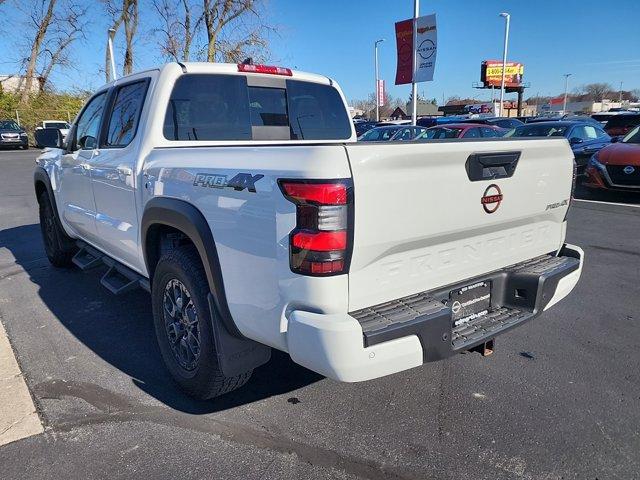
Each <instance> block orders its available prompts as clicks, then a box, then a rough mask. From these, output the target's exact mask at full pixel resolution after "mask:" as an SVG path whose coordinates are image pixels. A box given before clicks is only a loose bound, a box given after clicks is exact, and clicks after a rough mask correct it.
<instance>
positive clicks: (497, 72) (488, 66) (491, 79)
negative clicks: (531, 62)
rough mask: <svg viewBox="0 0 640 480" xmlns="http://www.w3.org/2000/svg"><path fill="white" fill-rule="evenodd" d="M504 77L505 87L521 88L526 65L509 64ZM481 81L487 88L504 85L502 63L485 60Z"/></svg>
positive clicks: (482, 66) (518, 63) (481, 71)
mask: <svg viewBox="0 0 640 480" xmlns="http://www.w3.org/2000/svg"><path fill="white" fill-rule="evenodd" d="M506 67H507V68H506V70H505V76H504V85H505V87H519V86H520V85H521V84H522V77H523V76H524V64H522V63H520V62H507V63H506ZM480 81H481V82H482V83H483V84H484V86H485V87H499V86H500V85H501V84H502V61H500V60H485V61H484V62H482V65H481V70H480Z"/></svg>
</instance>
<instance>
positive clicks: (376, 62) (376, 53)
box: [373, 38, 384, 122]
mask: <svg viewBox="0 0 640 480" xmlns="http://www.w3.org/2000/svg"><path fill="white" fill-rule="evenodd" d="M382 42H384V38H381V39H380V40H376V42H375V43H374V45H373V50H374V52H375V70H376V122H379V121H380V98H379V97H378V95H379V94H380V93H379V91H378V44H379V43H382Z"/></svg>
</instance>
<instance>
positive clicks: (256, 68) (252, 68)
mask: <svg viewBox="0 0 640 480" xmlns="http://www.w3.org/2000/svg"><path fill="white" fill-rule="evenodd" d="M238 71H239V72H245V73H267V74H269V75H283V76H285V77H291V76H293V72H292V71H291V69H290V68H284V67H275V66H273V65H254V64H253V63H239V64H238Z"/></svg>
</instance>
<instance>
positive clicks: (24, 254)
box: [0, 224, 324, 414]
mask: <svg viewBox="0 0 640 480" xmlns="http://www.w3.org/2000/svg"><path fill="white" fill-rule="evenodd" d="M0 246H4V247H6V248H8V249H9V251H10V252H11V253H12V254H13V256H14V258H15V262H16V264H17V266H16V268H15V269H11V268H9V270H8V272H9V273H8V274H5V275H2V276H5V277H6V276H8V275H19V274H20V273H21V271H22V270H24V271H25V272H26V273H27V274H28V275H29V278H30V280H31V281H32V282H33V283H35V284H36V285H37V286H38V294H39V296H40V299H41V300H42V302H43V303H44V304H45V306H46V307H47V308H48V309H49V310H50V311H51V313H52V314H53V317H48V318H46V319H43V320H46V322H51V321H57V322H59V323H60V325H62V326H63V327H64V328H65V329H66V330H68V332H69V333H71V334H72V335H73V336H74V337H75V339H77V340H78V341H80V342H82V343H83V344H84V345H85V346H86V347H88V348H89V349H91V350H92V351H93V352H94V353H95V354H96V355H98V356H99V357H100V358H102V359H103V360H104V361H106V362H108V363H109V364H111V365H112V366H113V367H115V368H117V369H118V370H120V371H122V372H123V373H124V374H126V375H128V376H129V377H131V379H132V381H133V383H134V384H135V385H136V386H138V387H139V388H140V389H141V390H142V391H144V392H145V393H147V394H149V395H151V396H152V397H154V398H156V399H157V400H159V401H160V402H162V403H164V404H166V405H167V406H169V407H171V408H174V409H176V410H179V411H182V412H185V413H191V414H205V413H212V412H217V411H222V410H226V409H229V408H233V407H237V406H240V405H244V404H247V403H251V402H255V401H258V400H262V399H265V398H268V397H271V396H274V395H281V394H285V393H288V392H291V391H293V390H296V389H299V388H302V387H304V386H307V385H309V384H311V383H314V382H317V381H319V380H322V379H323V378H324V377H322V376H321V375H318V374H316V373H314V372H312V371H310V370H307V369H305V368H303V367H301V366H299V365H297V364H295V363H294V362H293V361H291V359H290V357H289V356H288V355H287V354H284V353H282V352H279V351H276V350H274V351H273V352H272V358H271V361H270V362H269V363H267V364H266V365H263V366H262V367H260V368H258V369H256V370H255V372H254V374H253V377H252V379H251V380H250V381H249V383H248V384H247V385H245V386H244V387H242V388H241V389H239V390H237V391H235V392H232V393H230V394H227V395H225V396H223V397H219V398H216V399H214V400H212V401H196V400H193V399H191V398H190V397H188V396H186V395H185V394H184V393H182V391H181V390H180V389H179V388H178V387H177V386H176V384H175V383H173V381H172V379H171V377H170V376H169V374H168V372H167V371H166V369H165V367H164V363H163V361H162V358H161V356H160V351H159V349H158V346H157V343H156V338H155V331H154V329H153V321H152V316H151V302H150V297H149V295H148V294H147V293H146V292H144V291H142V290H138V291H134V292H130V293H127V294H123V295H120V296H118V297H116V296H113V295H111V294H110V293H109V292H108V291H107V290H106V289H105V288H103V287H102V286H101V285H100V276H101V275H102V273H104V271H105V269H103V268H102V267H99V268H96V269H95V270H91V271H89V272H81V271H80V270H78V269H75V268H72V269H56V268H54V267H52V266H51V265H50V264H49V262H48V260H47V258H46V256H45V253H44V250H43V247H42V241H41V237H40V226H39V225H38V224H31V225H24V226H20V227H15V228H9V229H6V230H2V231H0ZM105 268H106V267H105ZM5 271H6V269H5ZM2 276H0V278H2ZM51 328H52V329H53V330H54V331H55V329H56V328H57V329H59V328H60V326H59V325H52V326H51ZM62 333H64V332H62ZM64 337H65V336H64V335H62V334H61V336H60V341H67V342H73V341H75V339H69V338H64ZM91 363H93V362H91ZM87 368H94V367H90V366H87ZM102 373H104V372H102ZM114 374H115V375H117V373H114ZM62 380H68V381H74V380H75V379H73V378H63V379H62ZM101 387H105V386H104V385H101ZM36 393H37V392H36ZM290 400H292V401H295V399H290Z"/></svg>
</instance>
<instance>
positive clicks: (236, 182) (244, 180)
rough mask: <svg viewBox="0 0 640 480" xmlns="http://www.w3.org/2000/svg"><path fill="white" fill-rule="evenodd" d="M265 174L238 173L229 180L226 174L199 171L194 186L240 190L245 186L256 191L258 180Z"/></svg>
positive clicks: (251, 190)
mask: <svg viewBox="0 0 640 480" xmlns="http://www.w3.org/2000/svg"><path fill="white" fill-rule="evenodd" d="M263 177H264V175H262V174H261V173H258V174H256V175H252V174H250V173H238V174H237V175H236V176H235V177H233V178H231V179H230V180H227V176H226V175H216V174H212V173H197V174H196V178H195V180H194V181H193V185H194V187H210V188H225V187H229V188H233V189H234V190H236V191H238V192H240V191H242V190H244V189H245V188H246V189H247V190H248V191H250V192H253V193H256V182H257V181H258V180H260V179H261V178H263Z"/></svg>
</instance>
